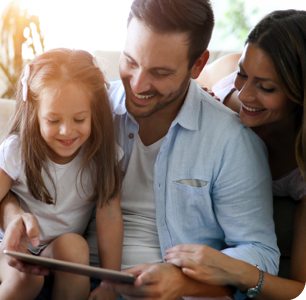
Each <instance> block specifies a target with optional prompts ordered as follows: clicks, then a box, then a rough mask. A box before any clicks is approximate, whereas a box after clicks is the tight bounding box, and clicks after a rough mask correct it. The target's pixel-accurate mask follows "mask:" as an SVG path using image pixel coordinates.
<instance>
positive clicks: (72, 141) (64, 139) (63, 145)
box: [38, 83, 91, 164]
mask: <svg viewBox="0 0 306 300" xmlns="http://www.w3.org/2000/svg"><path fill="white" fill-rule="evenodd" d="M57 89H58V88H57V87H55V86H54V85H51V86H50V87H46V89H45V90H44V91H43V92H42V94H41V96H40V99H39V108H38V120H39V125H40V132H41V135H42V137H43V139H44V140H45V142H46V143H47V145H48V146H49V150H50V153H49V157H50V159H51V160H52V161H54V162H55V163H58V164H66V163H68V162H70V161H71V160H72V159H73V158H74V157H75V156H76V155H77V153H78V152H79V149H80V147H81V146H82V145H83V144H84V143H85V142H86V141H87V139H88V138H89V136H90V134H91V95H90V93H88V92H87V91H86V90H85V89H84V88H80V86H79V85H77V84H75V83H69V84H66V85H64V86H63V87H61V88H60V90H59V92H58V93H57V92H55V93H54V90H55V91H56V90H57Z"/></svg>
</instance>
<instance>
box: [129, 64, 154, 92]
mask: <svg viewBox="0 0 306 300" xmlns="http://www.w3.org/2000/svg"><path fill="white" fill-rule="evenodd" d="M130 85H131V88H132V91H133V92H134V93H135V94H141V93H144V92H147V91H149V90H150V79H149V75H148V74H147V73H146V72H144V71H142V70H140V69H139V70H135V72H133V75H132V78H131V80H130Z"/></svg>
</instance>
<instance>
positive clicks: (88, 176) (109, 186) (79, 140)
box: [0, 49, 123, 300]
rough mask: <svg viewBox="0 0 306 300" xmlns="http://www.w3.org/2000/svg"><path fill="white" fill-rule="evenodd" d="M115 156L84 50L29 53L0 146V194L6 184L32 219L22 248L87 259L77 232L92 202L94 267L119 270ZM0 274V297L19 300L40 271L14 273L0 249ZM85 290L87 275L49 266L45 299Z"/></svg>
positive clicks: (96, 78) (37, 286) (32, 292)
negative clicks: (35, 236)
mask: <svg viewBox="0 0 306 300" xmlns="http://www.w3.org/2000/svg"><path fill="white" fill-rule="evenodd" d="M118 152H119V151H118ZM120 155H121V154H119V153H117V154H116V148H115V141H114V130H113V120H112V113H111V109H110V104H109V101H108V97H107V92H106V89H105V78H104V76H103V74H102V72H101V71H100V69H99V68H98V67H96V64H95V63H94V61H93V57H92V56H91V54H89V53H87V52H86V51H82V50H69V49H54V50H50V51H48V52H45V53H43V54H41V55H39V56H37V57H36V58H34V59H33V61H32V62H31V63H30V64H29V65H27V66H26V68H25V70H24V74H23V78H22V80H21V81H20V82H19V83H18V90H17V102H16V111H15V114H14V117H13V119H12V123H11V126H10V129H9V134H8V137H7V139H6V140H5V141H4V142H3V143H2V144H1V147H0V199H3V197H5V195H6V194H7V193H8V192H9V191H10V190H11V191H13V192H14V193H15V194H16V195H17V197H18V199H19V201H20V205H21V208H23V209H24V210H25V211H27V212H31V213H32V214H34V215H35V217H36V218H37V220H38V223H39V228H40V238H39V241H36V245H32V244H30V243H29V245H28V251H29V252H31V253H32V254H33V255H40V256H44V257H50V258H55V259H61V260H67V261H71V262H76V263H82V264H89V249H88V245H87V243H86V241H85V240H84V238H83V237H82V234H83V233H84V231H85V228H86V226H87V224H88V221H89V218H90V215H91V212H92V210H93V208H94V206H95V205H97V213H96V219H97V227H98V228H99V231H98V233H99V238H98V247H99V257H100V263H101V266H102V267H104V268H109V269H115V270H120V268H121V255H122V240H123V221H122V215H121V210H120V198H119V190H120V178H119V168H118V165H117V161H118V158H120ZM121 156H122V155H121ZM0 281H1V285H0V299H1V300H2V299H15V300H18V299H23V300H24V299H33V298H35V297H36V296H37V295H38V293H39V292H40V290H41V288H42V286H43V283H44V277H43V276H35V275H29V274H25V273H22V272H19V271H18V270H16V269H14V268H12V267H10V266H9V265H8V264H7V263H6V261H5V258H4V255H3V254H2V253H0ZM89 290H90V282H89V278H88V277H85V276H80V275H75V274H70V273H65V272H58V271H55V272H54V285H53V290H52V299H57V300H58V299H65V300H67V299H74V300H76V299H87V298H88V296H89ZM99 292H100V293H103V292H102V289H100V291H99ZM105 293H107V295H108V296H109V298H107V299H112V298H115V294H111V293H109V292H105ZM104 299H105V298H104Z"/></svg>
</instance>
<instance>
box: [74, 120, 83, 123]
mask: <svg viewBox="0 0 306 300" xmlns="http://www.w3.org/2000/svg"><path fill="white" fill-rule="evenodd" d="M84 120H85V119H75V120H74V122H76V123H82V122H84Z"/></svg>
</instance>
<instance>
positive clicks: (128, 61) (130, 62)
mask: <svg viewBox="0 0 306 300" xmlns="http://www.w3.org/2000/svg"><path fill="white" fill-rule="evenodd" d="M125 61H126V63H127V64H129V65H131V66H136V63H135V62H134V61H131V60H129V59H127V58H126V59H125Z"/></svg>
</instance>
